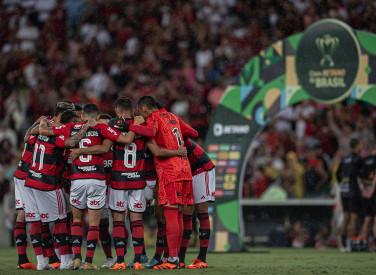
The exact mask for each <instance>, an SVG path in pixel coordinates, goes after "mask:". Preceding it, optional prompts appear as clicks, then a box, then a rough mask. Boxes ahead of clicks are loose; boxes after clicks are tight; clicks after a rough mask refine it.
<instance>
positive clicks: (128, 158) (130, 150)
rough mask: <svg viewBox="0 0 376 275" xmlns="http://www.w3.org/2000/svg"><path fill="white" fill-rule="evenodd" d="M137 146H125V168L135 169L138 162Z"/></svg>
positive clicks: (133, 144) (132, 144)
mask: <svg viewBox="0 0 376 275" xmlns="http://www.w3.org/2000/svg"><path fill="white" fill-rule="evenodd" d="M136 152H137V146H136V144H135V143H133V142H132V143H131V144H129V145H125V146H124V166H125V167H127V168H134V167H135V166H136V160H137V155H136Z"/></svg>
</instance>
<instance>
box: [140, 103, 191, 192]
mask: <svg viewBox="0 0 376 275" xmlns="http://www.w3.org/2000/svg"><path fill="white" fill-rule="evenodd" d="M147 125H148V126H150V127H154V128H156V130H157V132H156V134H155V136H154V140H155V142H156V143H157V144H158V146H160V147H163V148H166V149H170V150H177V149H178V148H179V146H180V145H181V144H182V142H183V139H182V137H183V136H187V137H192V138H193V137H196V136H197V135H198V134H197V132H196V131H195V130H194V129H192V128H191V127H190V126H188V125H187V124H185V123H184V122H183V121H182V120H181V119H180V118H179V117H178V116H176V115H174V114H172V113H169V112H167V111H166V110H165V109H160V110H158V111H155V112H154V113H152V114H150V115H149V117H148V119H147ZM154 162H155V167H156V170H157V174H158V180H159V182H161V183H163V184H164V185H166V184H168V183H170V182H176V181H184V180H192V173H191V171H190V169H189V162H188V158H187V157H171V158H158V157H154Z"/></svg>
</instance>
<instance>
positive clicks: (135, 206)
mask: <svg viewBox="0 0 376 275" xmlns="http://www.w3.org/2000/svg"><path fill="white" fill-rule="evenodd" d="M133 208H138V209H141V208H142V203H137V202H135V203H134V204H133Z"/></svg>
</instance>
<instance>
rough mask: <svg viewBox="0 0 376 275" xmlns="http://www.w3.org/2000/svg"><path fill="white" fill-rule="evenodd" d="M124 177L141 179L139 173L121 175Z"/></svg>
mask: <svg viewBox="0 0 376 275" xmlns="http://www.w3.org/2000/svg"><path fill="white" fill-rule="evenodd" d="M121 175H122V176H125V177H127V178H128V179H135V178H139V177H141V176H140V175H139V174H138V172H127V173H121Z"/></svg>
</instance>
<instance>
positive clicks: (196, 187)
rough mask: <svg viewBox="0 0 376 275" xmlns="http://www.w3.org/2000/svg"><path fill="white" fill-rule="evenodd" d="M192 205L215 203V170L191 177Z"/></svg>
mask: <svg viewBox="0 0 376 275" xmlns="http://www.w3.org/2000/svg"><path fill="white" fill-rule="evenodd" d="M192 185H193V202H194V204H198V203H202V202H206V201H215V169H212V170H210V171H204V172H202V173H200V174H197V175H195V176H193V177H192Z"/></svg>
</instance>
